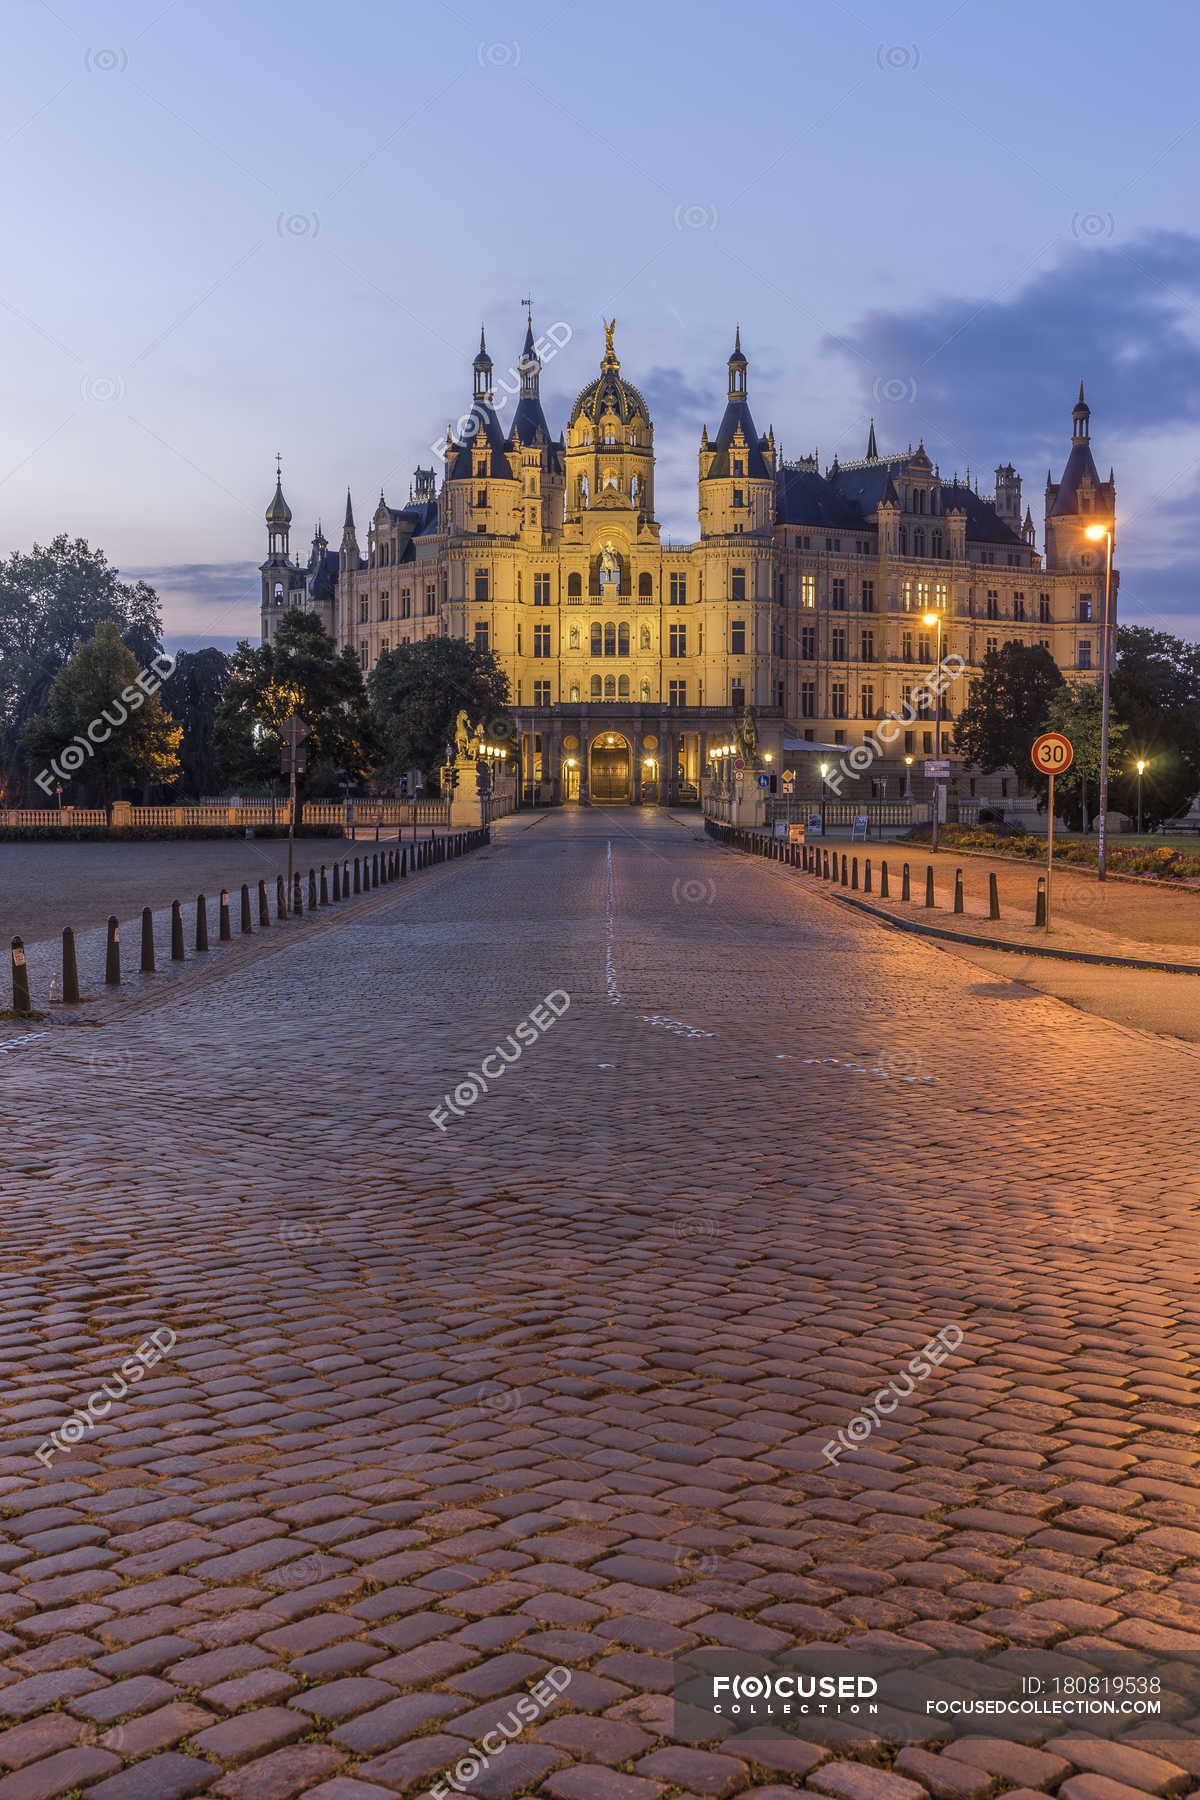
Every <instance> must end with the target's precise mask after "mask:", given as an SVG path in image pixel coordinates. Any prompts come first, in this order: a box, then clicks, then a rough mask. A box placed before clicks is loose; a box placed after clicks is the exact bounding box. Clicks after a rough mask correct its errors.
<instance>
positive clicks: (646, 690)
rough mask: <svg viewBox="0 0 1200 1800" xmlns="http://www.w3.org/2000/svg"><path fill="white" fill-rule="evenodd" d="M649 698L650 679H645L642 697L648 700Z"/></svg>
mask: <svg viewBox="0 0 1200 1800" xmlns="http://www.w3.org/2000/svg"><path fill="white" fill-rule="evenodd" d="M649 698H650V683H649V682H648V681H643V683H642V699H643V700H648V699H649Z"/></svg>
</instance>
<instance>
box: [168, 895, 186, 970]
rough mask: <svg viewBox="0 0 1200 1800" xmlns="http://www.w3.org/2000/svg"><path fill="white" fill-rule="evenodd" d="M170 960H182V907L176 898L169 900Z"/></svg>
mask: <svg viewBox="0 0 1200 1800" xmlns="http://www.w3.org/2000/svg"><path fill="white" fill-rule="evenodd" d="M171 961H172V962H182V961H183V908H182V906H181V905H180V904H179V902H178V900H172V902H171Z"/></svg>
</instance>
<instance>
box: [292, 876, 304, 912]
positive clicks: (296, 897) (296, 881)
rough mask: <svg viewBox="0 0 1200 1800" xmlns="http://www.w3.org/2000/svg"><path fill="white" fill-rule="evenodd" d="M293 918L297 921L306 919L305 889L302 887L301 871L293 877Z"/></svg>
mask: <svg viewBox="0 0 1200 1800" xmlns="http://www.w3.org/2000/svg"><path fill="white" fill-rule="evenodd" d="M292 916H293V917H294V918H297V919H302V918H303V917H304V889H303V886H302V885H301V881H300V871H299V869H297V870H296V873H295V874H294V875H293V876H292Z"/></svg>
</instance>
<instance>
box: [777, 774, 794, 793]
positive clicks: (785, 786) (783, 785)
mask: <svg viewBox="0 0 1200 1800" xmlns="http://www.w3.org/2000/svg"><path fill="white" fill-rule="evenodd" d="M779 791H780V793H781V794H794V793H795V791H796V783H795V782H794V781H789V780H788V778H787V776H786V775H785V776H784V778H783V780H782V781H781V782H780V784H779Z"/></svg>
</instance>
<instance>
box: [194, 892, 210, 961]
mask: <svg viewBox="0 0 1200 1800" xmlns="http://www.w3.org/2000/svg"><path fill="white" fill-rule="evenodd" d="M196 948H197V950H207V949H208V907H207V906H206V904H205V900H204V895H203V894H198V895H197V896H196Z"/></svg>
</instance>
